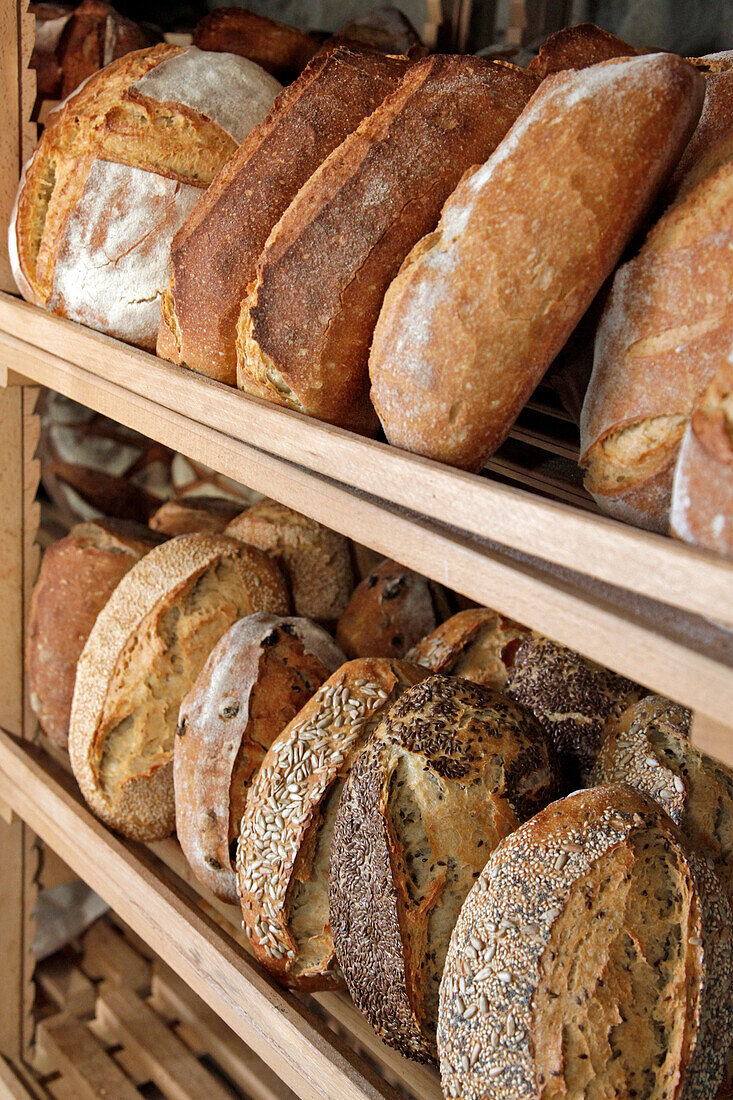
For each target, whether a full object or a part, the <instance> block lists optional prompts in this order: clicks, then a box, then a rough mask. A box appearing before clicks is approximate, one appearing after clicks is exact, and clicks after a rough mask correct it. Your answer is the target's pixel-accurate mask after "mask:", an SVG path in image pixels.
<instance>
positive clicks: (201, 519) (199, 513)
mask: <svg viewBox="0 0 733 1100" xmlns="http://www.w3.org/2000/svg"><path fill="white" fill-rule="evenodd" d="M240 510H241V509H240V507H239V505H238V504H237V503H236V502H235V501H233V500H224V498H223V497H203V496H202V497H190V498H188V499H186V498H183V499H181V500H167V501H166V502H165V504H161V506H160V508H158V509H156V511H155V512H154V513H153V515H152V516H151V517H150V519H149V520H148V526H149V527H150V530H151V531H159V532H160V534H162V535H166V536H167V537H168V538H175V536H176V535H193V534H196V533H197V532H208V533H209V534H213V535H221V534H223V532H224V530H225V529H226V527H227V524H229V523H231V521H232V520H233V519H234V517H235V516H238V515H239V513H240Z"/></svg>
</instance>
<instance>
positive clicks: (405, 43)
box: [329, 4, 425, 57]
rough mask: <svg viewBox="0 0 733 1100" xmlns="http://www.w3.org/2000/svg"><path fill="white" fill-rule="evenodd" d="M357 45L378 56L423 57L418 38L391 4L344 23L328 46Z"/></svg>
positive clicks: (410, 25)
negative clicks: (387, 54) (375, 51)
mask: <svg viewBox="0 0 733 1100" xmlns="http://www.w3.org/2000/svg"><path fill="white" fill-rule="evenodd" d="M335 41H336V42H345V43H346V44H347V45H349V44H353V43H356V44H358V45H360V46H366V47H368V48H369V49H371V50H379V52H380V53H395V54H409V55H410V57H415V56H417V57H419V56H420V55H421V53H424V52H425V50H424V47H423V45H422V42H421V41H420V35H419V34H418V33H417V31H416V30H415V28H414V27H413V25H412V23H411V22H410V20H409V19H408V18H407V16H406V15H405V14H404V12H401V11H400V10H399V8H395V7H393V6H392V5H391V4H385V5H384V7H379V8H371V9H370V10H369V11H366V12H364V14H363V15H360V16H357V18H356V19H353V20H351V22H349V23H345V24H344V25H343V26H342V27H339V29H338V30H337V31H336V34H335V35H334V36H333V38H331V39H329V42H335Z"/></svg>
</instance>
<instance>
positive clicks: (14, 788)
mask: <svg viewBox="0 0 733 1100" xmlns="http://www.w3.org/2000/svg"><path fill="white" fill-rule="evenodd" d="M72 782H73V781H71V780H70V779H69V777H68V776H67V775H66V773H64V772H63V771H61V769H59V768H58V767H57V766H56V765H55V764H54V763H53V761H51V760H50V759H48V758H47V757H45V755H44V754H43V753H42V752H41V751H40V750H38V749H36V748H34V746H32V745H26V744H24V743H21V742H18V741H16V740H14V739H13V738H11V737H9V736H8V735H7V734H5V733H3V732H1V731H0V797H2V798H5V799H6V800H7V801H8V802H10V804H11V805H12V807H13V809H14V810H15V811H16V813H18V815H19V816H20V817H22V818H23V819H24V820H25V821H27V822H28V824H29V825H30V826H31V828H33V830H34V831H35V832H36V833H37V834H38V835H39V836H40V837H41V838H42V839H43V840H44V841H46V843H52V844H53V845H54V847H55V848H56V850H57V851H58V853H59V855H60V856H61V858H62V859H63V860H65V862H66V863H68V864H69V866H70V867H72V868H73V869H74V870H75V871H76V873H77V874H78V875H79V876H80V877H81V878H83V879H84V881H85V882H88V883H89V885H90V886H91V887H92V889H93V890H96V891H97V893H98V894H100V896H101V897H103V898H104V899H105V901H107V902H108V904H109V905H110V906H111V907H112V908H113V909H114V910H115V911H116V912H118V913H119V914H120V916H121V917H122V919H123V920H125V921H126V922H127V923H128V924H129V925H130V926H131V927H132V928H133V929H134V931H136V932H137V933H138V934H139V935H141V936H142V937H143V939H145V940H146V942H147V943H149V944H150V946H151V947H152V948H153V949H154V950H155V951H156V952H157V954H158V955H160V957H161V958H162V959H163V960H164V961H165V962H166V963H168V965H169V966H171V967H172V968H173V969H174V970H175V971H176V972H177V973H178V974H179V975H180V976H181V977H182V978H183V980H184V981H185V982H186V983H187V984H188V985H189V986H190V987H191V988H192V989H193V990H194V991H195V992H196V993H197V994H198V995H199V996H200V997H202V999H203V1000H204V1001H205V1002H206V1003H207V1004H208V1005H209V1006H210V1007H211V1008H212V1009H213V1010H214V1011H215V1012H216V1013H217V1015H219V1016H220V1017H221V1019H223V1020H224V1021H225V1022H226V1023H227V1024H228V1026H229V1027H231V1028H232V1029H233V1030H234V1031H235V1032H236V1034H237V1035H239V1036H240V1038H241V1039H243V1040H244V1042H245V1043H247V1045H248V1046H250V1047H252V1048H253V1049H255V1050H257V1052H258V1053H260V1054H261V1056H262V1057H263V1058H264V1059H265V1060H266V1061H267V1062H268V1064H269V1065H270V1067H271V1068H272V1069H273V1071H274V1072H275V1073H277V1075H278V1076H279V1077H280V1078H281V1079H282V1080H283V1081H285V1083H286V1084H287V1085H288V1086H289V1087H291V1088H292V1089H293V1090H294V1091H295V1092H297V1093H298V1095H299V1096H300V1097H302V1098H303V1100H333V1098H334V1097H339V1100H377V1098H378V1097H383V1098H389V1100H396V1094H395V1092H394V1090H393V1089H392V1088H391V1087H390V1086H388V1085H387V1084H386V1083H385V1082H384V1081H383V1080H381V1079H380V1078H379V1076H378V1075H377V1074H376V1072H375V1071H374V1070H372V1068H371V1067H370V1066H369V1065H368V1064H367V1063H366V1062H365V1061H364V1060H363V1059H361V1058H359V1057H358V1056H357V1055H355V1054H354V1053H353V1052H352V1051H351V1050H349V1049H348V1048H347V1047H346V1046H345V1045H344V1044H342V1043H339V1041H338V1039H337V1038H336V1037H335V1036H334V1035H333V1034H332V1033H331V1032H330V1031H329V1029H328V1027H327V1026H326V1025H325V1024H324V1023H322V1022H321V1021H320V1020H318V1019H317V1017H316V1016H315V1015H314V1014H313V1013H311V1012H310V1011H309V1010H308V1009H307V1008H306V1007H305V1006H304V1005H302V1004H301V1003H300V1002H299V1001H298V1000H297V999H296V998H295V997H293V996H291V995H290V994H288V993H287V992H285V991H282V990H280V989H279V988H277V987H276V985H275V984H274V982H272V981H271V980H270V978H269V977H268V976H266V975H265V974H263V973H262V972H261V970H260V969H259V968H258V967H257V966H256V965H255V964H254V963H252V962H251V961H249V960H248V959H247V958H245V957H244V956H243V955H242V954H241V952H238V951H236V950H235V949H234V948H233V947H232V945H231V942H230V941H229V940H228V938H227V937H225V936H222V935H221V933H220V932H219V931H218V929H217V928H216V926H215V925H214V924H213V923H212V922H210V921H207V920H206V919H205V918H203V917H202V916H201V915H200V914H199V913H197V912H196V911H195V910H194V908H193V907H192V906H190V905H189V904H188V903H186V901H185V900H184V899H183V898H182V897H181V896H180V895H179V894H178V893H177V892H176V890H175V889H174V888H173V886H172V885H171V884H170V883H168V882H167V881H163V879H162V878H161V877H159V875H158V874H157V873H156V870H155V860H154V857H153V856H152V855H151V854H150V853H148V852H147V850H146V849H145V848H144V847H142V846H140V845H134V844H130V843H125V842H123V841H122V840H120V839H119V838H117V837H115V836H114V835H112V834H111V833H110V832H109V831H108V830H107V829H105V828H104V826H103V825H101V824H100V822H98V821H97V820H96V819H95V818H94V817H92V815H91V813H90V812H89V811H88V810H87V809H86V807H85V806H83V805H82V803H81V800H80V796H79V795H78V792H76V791H75V790H74V789H73V786H72Z"/></svg>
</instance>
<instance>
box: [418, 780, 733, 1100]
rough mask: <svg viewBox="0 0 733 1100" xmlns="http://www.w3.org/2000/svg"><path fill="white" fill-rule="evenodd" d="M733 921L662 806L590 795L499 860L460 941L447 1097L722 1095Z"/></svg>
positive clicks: (446, 981)
mask: <svg viewBox="0 0 733 1100" xmlns="http://www.w3.org/2000/svg"><path fill="white" fill-rule="evenodd" d="M730 922H731V913H730V908H729V906H728V903H727V901H726V899H725V897H724V896H723V894H722V892H721V890H720V886H719V884H718V882H717V879H716V878H715V875H714V874H713V873H712V872H711V870H710V869H709V867H708V865H707V863H706V862H705V860H704V859H701V858H700V857H699V856H697V855H696V854H694V853H693V850H692V849H691V847H690V845H689V843H688V841H687V840H686V839H685V837H684V836H683V835H682V833H681V832H680V830H679V829H678V828H677V826H676V825H674V823H673V822H672V821H671V820H670V818H669V817H667V815H666V814H665V813H664V812H662V811H661V810H660V808H659V806H658V805H657V804H656V803H655V802H654V801H652V799H650V798H648V797H647V796H646V795H643V794H641V793H640V792H638V791H634V790H632V789H631V788H630V787H625V786H622V785H618V786H614V787H601V788H595V789H594V790H589V791H579V792H578V793H576V794H573V795H571V796H570V797H569V798H565V799H563V800H562V801H560V802H556V803H554V804H553V805H552V806H549V807H548V808H547V809H545V810H543V811H542V812H541V813H539V814H538V815H537V816H536V817H535V818H533V820H532V821H529V822H527V823H526V824H524V825H522V826H521V827H520V828H519V829H517V831H516V832H515V833H513V834H512V835H511V836H510V837H508V838H507V839H506V840H504V841H503V842H502V843H501V844H500V845H499V847H498V848H497V849H496V851H495V852H494V853H493V854H492V856H491V858H490V859H489V862H488V863H487V865H486V867H485V869H484V871H483V874H482V875H481V877H480V878H479V880H478V882H477V883H476V885H475V886H474V888H473V890H472V891H471V893H470V894H469V896H468V898H467V899H466V902H465V904H464V906H463V908H462V910H461V914H460V917H459V919H458V923H457V925H456V928H455V931H454V932H453V935H452V937H451V944H450V950H449V952H448V958H447V961H446V965H445V971H444V974H443V980H442V982H441V987H440V1019H439V1024H438V1048H439V1051H440V1071H441V1081H442V1085H443V1089H444V1092H445V1095H446V1096H447V1097H449V1098H450V1097H461V1098H462V1100H540V1098H541V1097H544V1098H547V1097H550V1096H553V1097H558V1098H559V1097H578V1098H580V1097H589V1096H598V1097H601V1096H603V1097H634V1096H635V1097H647V1098H652V1097H653V1098H655V1100H662V1098H663V1097H667V1098H672V1097H674V1098H675V1100H691V1098H693V1097H695V1098H698V1100H703V1098H705V1097H707V1098H709V1097H712V1096H713V1095H714V1093H715V1088H716V1086H717V1083H718V1082H719V1080H720V1077H721V1074H722V1068H723V1060H724V1056H725V1050H726V1047H727V1042H728V1039H729V1036H730V1034H731V1028H732V1027H733V1000H732V999H731V939H730Z"/></svg>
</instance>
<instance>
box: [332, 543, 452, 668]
mask: <svg viewBox="0 0 733 1100" xmlns="http://www.w3.org/2000/svg"><path fill="white" fill-rule="evenodd" d="M449 615H450V607H449V604H448V597H447V594H446V592H445V590H444V589H443V588H442V587H441V586H440V585H439V584H436V583H435V582H434V581H431V580H428V578H427V577H423V576H421V574H420V573H414V572H413V571H412V569H406V568H405V567H404V566H402V565H398V563H397V562H396V561H390V560H387V561H383V562H382V563H381V565H378V566H377V567H376V569H373V570H372V572H371V573H370V574H369V576H367V577H365V579H364V580H363V581H362V582H361V583H360V584H358V585H357V586H356V588H355V589H354V592H353V594H352V597H351V599H350V600H349V604H348V606H347V608H346V609H345V611H344V613H343V615H342V616H341V618H340V619H339V621H338V626H337V627H336V641H337V642H338V644H339V645H340V646H341V648H342V649H343V651H344V653H345V654H346V656H347V657H404V656H405V654H406V653H407V651H408V649H410V648H411V647H412V646H413V645H415V643H416V642H418V641H419V640H420V639H421V638H424V637H425V635H426V634H429V633H430V632H431V631H432V630H434V629H435V627H436V626H437V625H438V623H439V622H442V621H443V620H444V619H447V618H448V616H449Z"/></svg>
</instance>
